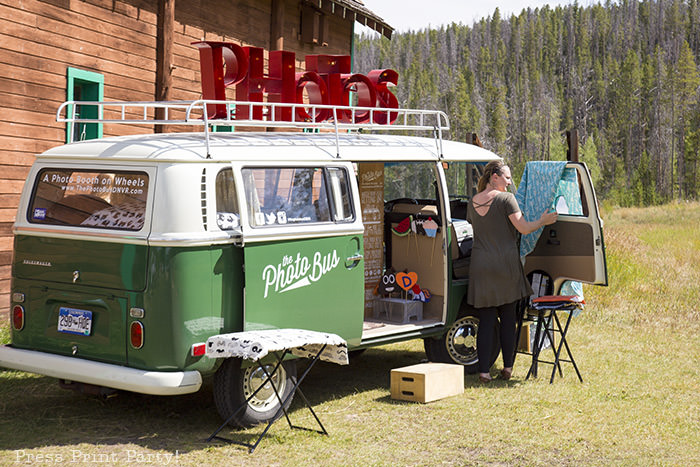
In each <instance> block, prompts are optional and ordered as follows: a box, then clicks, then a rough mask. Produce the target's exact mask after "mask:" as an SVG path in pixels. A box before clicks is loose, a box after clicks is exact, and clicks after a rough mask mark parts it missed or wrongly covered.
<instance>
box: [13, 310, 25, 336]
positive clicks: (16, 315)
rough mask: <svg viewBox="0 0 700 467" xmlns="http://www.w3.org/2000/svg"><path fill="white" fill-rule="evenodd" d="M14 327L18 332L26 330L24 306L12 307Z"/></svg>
mask: <svg viewBox="0 0 700 467" xmlns="http://www.w3.org/2000/svg"><path fill="white" fill-rule="evenodd" d="M12 327H14V328H15V330H16V331H21V330H22V328H24V308H23V307H22V305H15V306H14V307H12Z"/></svg>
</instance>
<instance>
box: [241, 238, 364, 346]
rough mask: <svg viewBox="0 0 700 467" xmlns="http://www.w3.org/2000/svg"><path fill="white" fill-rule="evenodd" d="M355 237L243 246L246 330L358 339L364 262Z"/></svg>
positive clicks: (351, 342) (357, 341) (353, 341)
mask: <svg viewBox="0 0 700 467" xmlns="http://www.w3.org/2000/svg"><path fill="white" fill-rule="evenodd" d="M361 253H362V237H361V236H357V235H349V236H339V237H326V238H314V239H310V240H290V241H286V242H281V241H275V242H269V243H260V244H247V245H246V247H245V278H246V291H245V324H244V329H245V330H258V329H275V328H301V329H309V330H312V331H321V332H332V333H335V334H338V335H339V336H341V337H342V338H344V339H345V340H346V341H347V342H348V344H349V345H350V346H353V345H359V344H360V341H361V339H362V322H363V313H364V262H363V261H362V260H361V259H360V260H357V259H355V260H349V258H351V257H353V256H356V255H360V254H361Z"/></svg>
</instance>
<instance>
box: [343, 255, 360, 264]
mask: <svg viewBox="0 0 700 467" xmlns="http://www.w3.org/2000/svg"><path fill="white" fill-rule="evenodd" d="M362 258H364V256H363V255H361V254H357V255H352V256H348V257H347V258H346V259H345V260H346V261H347V262H349V263H354V262H355V261H360V260H361V259H362Z"/></svg>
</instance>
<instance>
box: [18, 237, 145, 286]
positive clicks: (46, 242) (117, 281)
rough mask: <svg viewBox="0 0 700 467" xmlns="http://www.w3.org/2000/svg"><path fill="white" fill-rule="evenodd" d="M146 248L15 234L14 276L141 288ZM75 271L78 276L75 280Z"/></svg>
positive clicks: (143, 277)
mask: <svg viewBox="0 0 700 467" xmlns="http://www.w3.org/2000/svg"><path fill="white" fill-rule="evenodd" d="M147 263H148V247H147V246H145V245H129V244H123V243H109V242H96V241H86V240H75V239H64V238H52V237H34V236H30V235H17V236H16V237H15V257H14V261H13V270H14V276H15V277H17V278H22V279H34V280H38V281H43V282H56V283H64V284H73V283H75V284H76V285H89V286H95V287H102V288H108V289H118V290H134V291H136V290H144V289H145V288H146V266H147ZM74 271H78V272H79V277H78V278H77V280H76V281H75V282H74V275H73V274H74Z"/></svg>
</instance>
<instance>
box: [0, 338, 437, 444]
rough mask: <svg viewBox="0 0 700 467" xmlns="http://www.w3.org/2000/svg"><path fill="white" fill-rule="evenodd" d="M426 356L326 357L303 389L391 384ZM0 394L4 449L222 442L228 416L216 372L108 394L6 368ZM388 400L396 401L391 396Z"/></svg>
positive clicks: (340, 391) (313, 399) (338, 394)
mask: <svg viewBox="0 0 700 467" xmlns="http://www.w3.org/2000/svg"><path fill="white" fill-rule="evenodd" d="M424 357H425V355H424V354H423V353H422V352H410V351H403V350H386V349H381V348H379V349H369V350H367V351H366V352H364V353H363V354H362V355H361V356H359V357H357V358H353V359H352V363H351V364H350V365H348V366H339V365H333V364H329V363H323V362H319V363H318V364H317V365H316V366H315V367H314V368H312V370H311V371H310V373H309V375H308V376H307V377H306V379H305V380H304V382H303V384H302V389H303V390H304V394H305V395H306V397H307V398H308V400H309V401H310V403H311V404H312V405H315V404H319V403H321V402H323V401H326V400H330V399H337V398H342V397H345V396H347V395H351V394H355V393H358V392H365V391H371V390H375V389H386V390H388V389H389V375H390V370H391V369H392V368H398V367H401V366H406V365H412V364H416V363H419V362H420V361H421V360H422V359H423V358H424ZM305 368H306V364H305V363H304V362H303V361H300V362H299V365H298V374H301V372H302V371H304V370H305ZM296 399H299V398H295V402H294V403H293V404H292V407H291V411H290V413H291V414H292V416H293V414H294V412H296V411H298V410H306V409H305V407H304V406H303V404H302V403H300V401H299V400H296ZM0 401H2V402H0V427H2V429H0V450H11V451H14V450H22V449H33V448H39V447H42V446H47V445H53V446H73V445H80V444H83V443H85V444H88V445H102V446H105V445H106V446H110V445H125V444H128V445H135V446H139V447H141V448H146V449H154V450H166V451H170V452H174V451H176V450H177V451H179V452H180V453H186V452H189V451H193V450H201V449H203V448H206V447H208V446H214V445H216V443H211V444H210V443H207V442H206V439H207V438H208V437H209V435H211V434H212V432H213V431H214V430H215V429H216V428H217V427H218V426H219V425H220V424H221V423H222V420H221V418H220V416H219V414H218V413H217V411H216V407H215V406H214V402H213V398H212V380H211V379H206V380H205V381H204V384H203V386H202V388H201V390H200V391H199V392H197V393H195V394H188V395H182V396H149V395H143V394H136V393H129V392H119V393H118V394H117V395H116V396H115V397H111V398H108V399H102V398H98V397H96V396H89V395H83V394H79V393H75V392H73V391H70V390H66V389H62V388H60V387H59V385H58V382H57V380H55V379H53V378H47V377H39V376H33V375H32V376H28V375H27V374H25V373H19V372H13V371H7V372H5V373H2V372H0ZM386 401H387V402H394V401H391V399H389V398H388V396H386ZM278 423H286V422H285V421H284V420H280V421H278ZM261 430H262V428H261V427H254V428H251V429H250V430H244V431H241V432H239V433H236V438H237V439H239V440H241V441H244V442H249V441H253V440H254V439H256V438H257V436H258V434H259V433H260V432H261ZM224 431H228V430H224ZM228 432H229V433H230V431H228ZM222 434H224V432H222ZM224 436H228V435H226V434H224ZM122 448H123V446H122Z"/></svg>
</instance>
